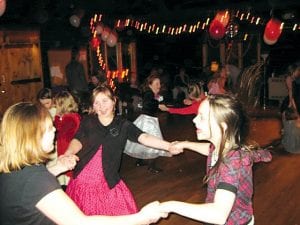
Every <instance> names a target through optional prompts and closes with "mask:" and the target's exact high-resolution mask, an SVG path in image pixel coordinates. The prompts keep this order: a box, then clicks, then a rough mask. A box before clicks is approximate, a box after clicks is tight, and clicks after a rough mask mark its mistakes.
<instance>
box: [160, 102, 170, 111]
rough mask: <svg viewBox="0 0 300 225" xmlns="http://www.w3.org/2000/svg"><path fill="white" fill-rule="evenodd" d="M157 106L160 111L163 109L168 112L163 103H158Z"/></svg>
mask: <svg viewBox="0 0 300 225" xmlns="http://www.w3.org/2000/svg"><path fill="white" fill-rule="evenodd" d="M158 108H159V109H160V110H161V111H164V112H168V111H169V108H168V107H167V106H166V105H165V104H159V105H158Z"/></svg>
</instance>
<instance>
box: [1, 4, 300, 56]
mask: <svg viewBox="0 0 300 225" xmlns="http://www.w3.org/2000/svg"><path fill="white" fill-rule="evenodd" d="M6 1H7V8H6V11H5V13H4V14H3V15H2V16H1V17H0V29H1V27H2V28H3V27H6V26H16V27H19V26H21V27H22V26H29V27H30V26H37V27H39V28H40V29H41V34H42V41H43V42H47V43H52V44H53V43H56V44H57V43H60V45H61V44H62V45H66V44H70V43H73V42H74V41H75V40H83V41H86V40H87V39H88V38H90V32H89V21H90V18H92V16H93V15H94V14H95V13H101V14H103V22H104V23H106V24H107V25H109V26H110V27H113V26H114V23H115V21H116V20H117V19H124V18H132V19H135V20H139V21H151V23H156V24H172V25H181V24H184V23H195V22H196V21H198V20H202V21H203V19H204V20H205V19H206V18H207V17H210V18H213V17H214V15H215V14H216V12H217V11H218V10H222V9H229V10H232V11H237V10H242V11H244V12H250V13H251V14H253V15H255V16H257V17H261V18H262V20H263V21H264V22H265V23H266V22H267V21H268V20H269V19H270V18H271V17H272V16H274V17H276V18H278V19H280V20H281V21H283V22H285V24H286V26H287V27H289V29H288V30H287V31H286V32H284V33H285V34H284V35H282V38H281V40H280V42H279V45H277V46H275V48H277V49H279V51H277V53H276V54H278V58H279V60H294V59H293V58H294V57H298V55H299V54H298V52H299V50H300V49H299V30H298V31H297V32H291V30H292V29H291V27H292V26H293V25H294V24H295V23H297V24H298V25H299V23H300V15H299V14H300V1H299V0H186V1H184V0H6ZM78 11H80V12H81V13H82V15H83V17H82V19H81V25H80V27H79V28H74V27H72V26H71V25H70V22H69V18H70V16H71V15H73V14H74V13H76V12H78ZM241 29H242V26H241ZM243 29H246V30H251V29H252V30H254V32H258V30H259V29H258V28H257V27H253V26H251V27H250V26H244V27H243ZM261 29H263V28H261ZM259 32H261V31H259ZM286 49H293V51H297V53H295V54H294V53H293V54H291V57H290V58H284V54H285V51H286ZM291 58H292V59H291Z"/></svg>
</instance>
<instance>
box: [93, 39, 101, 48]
mask: <svg viewBox="0 0 300 225" xmlns="http://www.w3.org/2000/svg"><path fill="white" fill-rule="evenodd" d="M100 44H101V41H100V39H99V38H98V37H93V38H92V40H91V46H92V48H93V49H97V48H98V47H99V46H100Z"/></svg>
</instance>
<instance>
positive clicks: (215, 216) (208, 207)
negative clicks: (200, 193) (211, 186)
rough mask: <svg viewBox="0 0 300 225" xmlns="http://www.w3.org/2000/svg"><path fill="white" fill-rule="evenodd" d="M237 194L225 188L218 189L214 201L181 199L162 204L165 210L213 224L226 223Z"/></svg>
mask: <svg viewBox="0 0 300 225" xmlns="http://www.w3.org/2000/svg"><path fill="white" fill-rule="evenodd" d="M235 197H236V195H235V194H234V193H233V192H231V191H227V190H224V189H217V191H216V194H215V197H214V202H213V203H204V204H192V203H186V202H179V201H168V202H163V203H161V204H160V207H161V208H162V209H163V210H166V211H168V212H173V213H176V214H179V215H182V216H185V217H188V218H191V219H194V220H197V221H202V222H205V223H211V224H225V222H226V220H227V218H228V216H229V214H230V212H231V209H232V206H233V203H234V201H235Z"/></svg>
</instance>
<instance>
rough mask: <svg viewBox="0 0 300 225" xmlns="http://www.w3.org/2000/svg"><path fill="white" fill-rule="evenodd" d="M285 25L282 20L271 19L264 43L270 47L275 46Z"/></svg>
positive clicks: (266, 28) (266, 29) (267, 26)
mask: <svg viewBox="0 0 300 225" xmlns="http://www.w3.org/2000/svg"><path fill="white" fill-rule="evenodd" d="M282 28H283V23H281V21H280V20H278V19H275V18H271V19H270V20H269V22H268V23H267V25H266V27H265V31H264V41H265V43H266V44H268V45H273V44H275V43H276V42H277V41H278V39H279V37H280V35H281V32H282Z"/></svg>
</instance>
